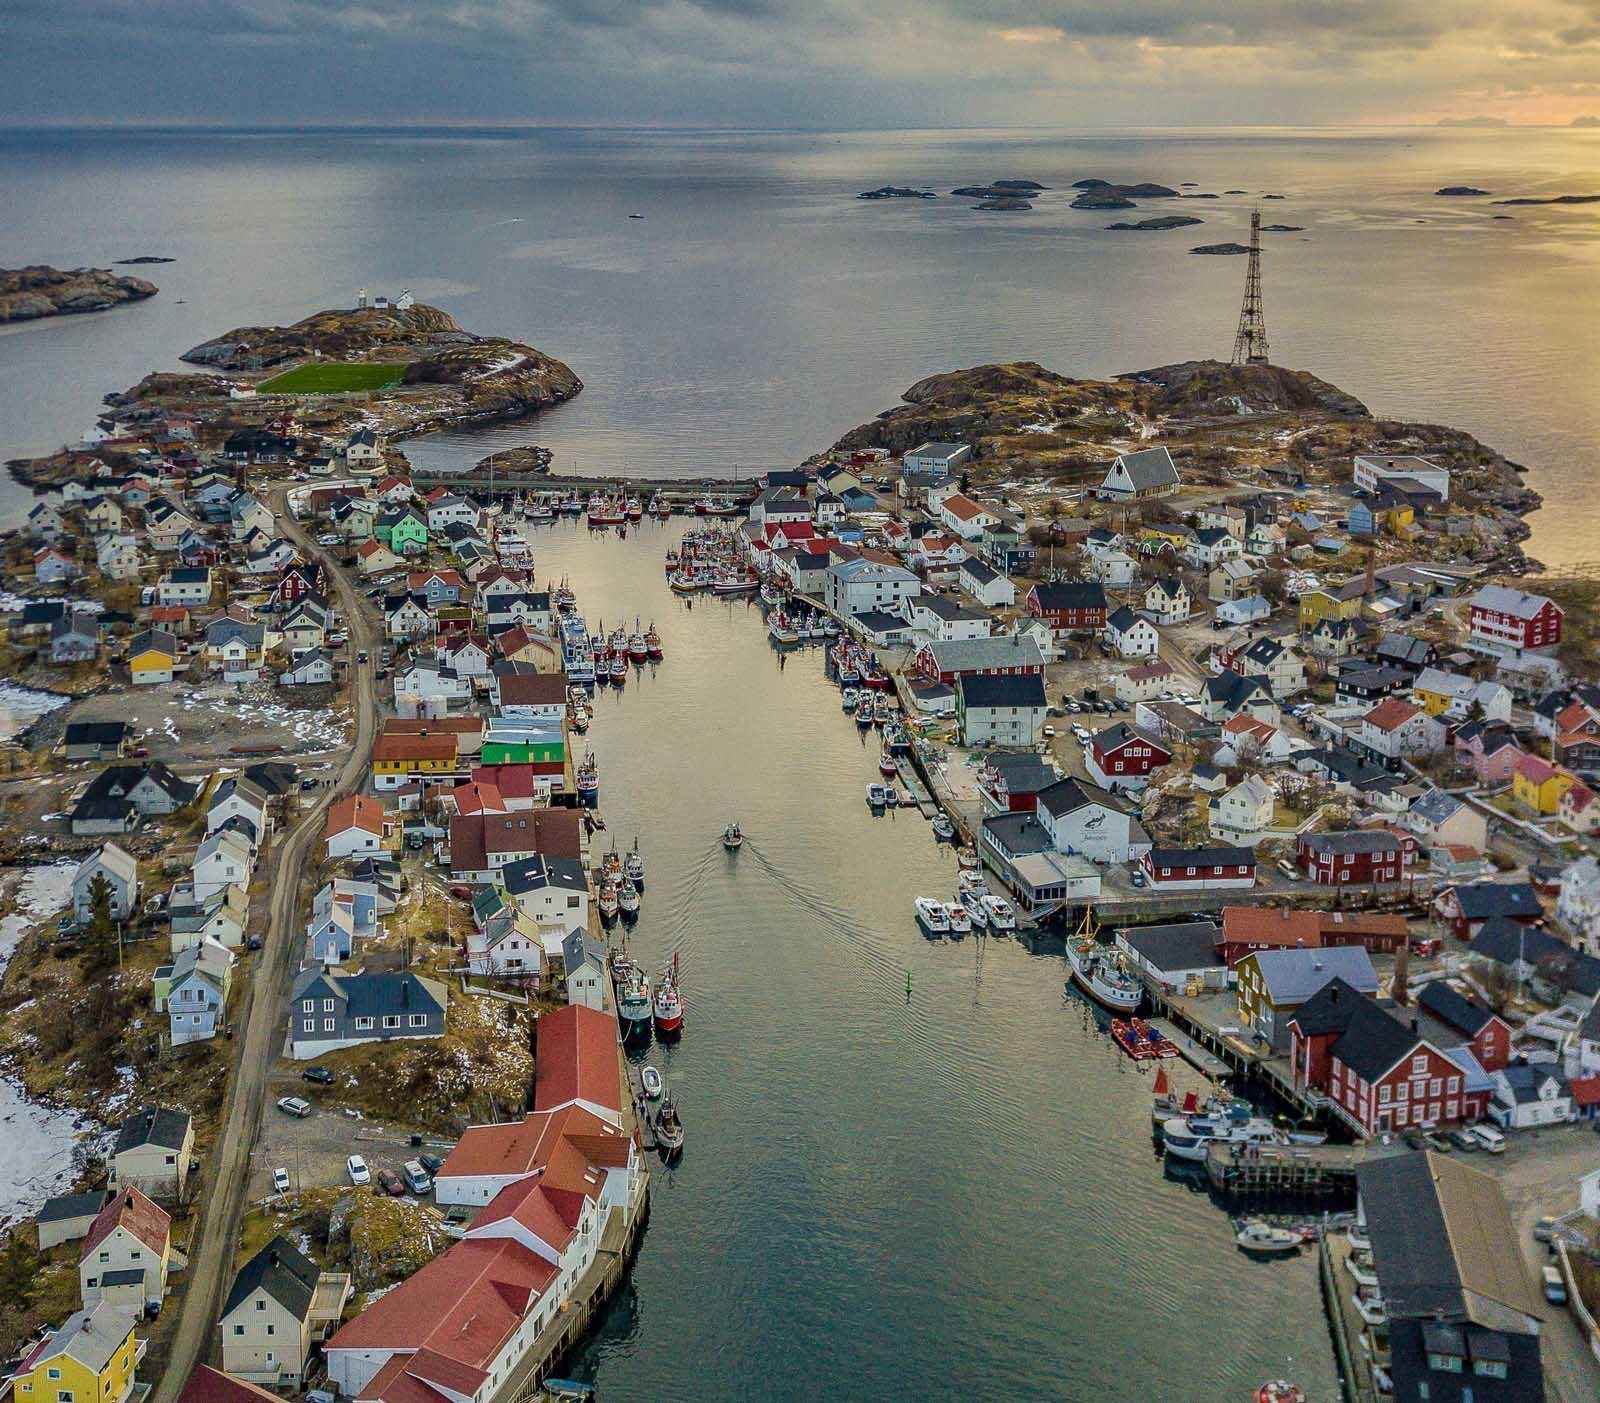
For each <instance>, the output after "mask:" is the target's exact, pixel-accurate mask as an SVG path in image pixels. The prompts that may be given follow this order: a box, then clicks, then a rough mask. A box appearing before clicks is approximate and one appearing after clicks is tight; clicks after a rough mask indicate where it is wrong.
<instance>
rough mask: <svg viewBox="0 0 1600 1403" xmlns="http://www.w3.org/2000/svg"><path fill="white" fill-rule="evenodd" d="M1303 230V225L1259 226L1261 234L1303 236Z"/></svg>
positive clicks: (1304, 227)
mask: <svg viewBox="0 0 1600 1403" xmlns="http://www.w3.org/2000/svg"><path fill="white" fill-rule="evenodd" d="M1305 229H1306V226H1305V225H1304V224H1263V225H1262V226H1261V232H1262V233H1263V234H1303V233H1305Z"/></svg>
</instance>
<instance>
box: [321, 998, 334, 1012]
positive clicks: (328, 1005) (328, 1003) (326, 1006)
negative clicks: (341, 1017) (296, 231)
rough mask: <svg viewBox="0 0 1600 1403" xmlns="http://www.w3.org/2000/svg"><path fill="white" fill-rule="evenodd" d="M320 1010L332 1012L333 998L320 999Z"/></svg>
mask: <svg viewBox="0 0 1600 1403" xmlns="http://www.w3.org/2000/svg"><path fill="white" fill-rule="evenodd" d="M322 1011H323V1012H324V1013H332V1012H333V1000H332V999H324V1000H323V1001H322Z"/></svg>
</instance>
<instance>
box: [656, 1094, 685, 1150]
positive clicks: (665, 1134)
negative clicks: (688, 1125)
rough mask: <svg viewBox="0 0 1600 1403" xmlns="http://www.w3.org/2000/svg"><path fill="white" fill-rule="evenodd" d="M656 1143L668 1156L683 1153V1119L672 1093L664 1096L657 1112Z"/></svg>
mask: <svg viewBox="0 0 1600 1403" xmlns="http://www.w3.org/2000/svg"><path fill="white" fill-rule="evenodd" d="M656 1144H658V1145H660V1146H661V1153H662V1154H664V1155H666V1156H667V1157H668V1158H671V1157H672V1156H674V1155H679V1154H682V1153H683V1121H682V1119H681V1118H680V1117H679V1115H678V1108H677V1106H676V1105H675V1104H674V1103H673V1100H672V1097H671V1095H670V1094H669V1095H666V1096H663V1097H662V1099H661V1109H660V1110H659V1111H658V1112H657V1113H656Z"/></svg>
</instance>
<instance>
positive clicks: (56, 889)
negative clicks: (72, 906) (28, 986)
mask: <svg viewBox="0 0 1600 1403" xmlns="http://www.w3.org/2000/svg"><path fill="white" fill-rule="evenodd" d="M77 870H78V864H77V863H76V862H70V861H68V862H52V863H50V864H49V865H48V866H46V867H28V868H25V869H23V870H22V872H21V875H20V878H19V879H18V880H17V882H16V885H15V887H14V888H13V889H12V890H13V898H12V901H11V910H10V911H9V912H8V913H7V914H6V915H5V916H3V917H0V973H4V971H5V967H6V965H7V964H9V963H10V962H11V955H12V952H13V951H14V950H15V949H16V948H17V942H18V941H20V940H21V939H22V936H23V933H24V932H25V931H26V930H27V929H28V927H29V926H31V925H35V924H37V923H38V922H39V921H41V920H43V919H44V918H45V917H46V916H53V915H55V914H56V912H58V911H61V910H63V909H65V907H66V906H67V904H68V902H70V901H71V900H72V876H73V873H75V872H76V871H77ZM14 871H15V869H13V872H14ZM11 875H12V874H10V873H8V874H4V876H5V878H6V879H7V880H9V878H10V876H11Z"/></svg>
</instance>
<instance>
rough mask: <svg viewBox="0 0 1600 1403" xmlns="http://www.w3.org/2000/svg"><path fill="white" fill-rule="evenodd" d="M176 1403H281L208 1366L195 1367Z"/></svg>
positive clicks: (249, 1385)
mask: <svg viewBox="0 0 1600 1403" xmlns="http://www.w3.org/2000/svg"><path fill="white" fill-rule="evenodd" d="M178 1403H283V1400H282V1399H281V1398H279V1397H278V1395H277V1394H275V1393H268V1392H267V1391H266V1389H264V1388H257V1387H256V1386H255V1385H254V1384H250V1383H246V1382H245V1381H244V1380H243V1379H236V1378H234V1377H233V1375H232V1374H224V1373H223V1372H222V1370H220V1369H213V1368H212V1367H211V1366H210V1365H209V1364H197V1365H195V1369H194V1373H192V1374H190V1375H189V1382H188V1383H186V1384H184V1386H183V1392H182V1393H180V1394H179V1395H178Z"/></svg>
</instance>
